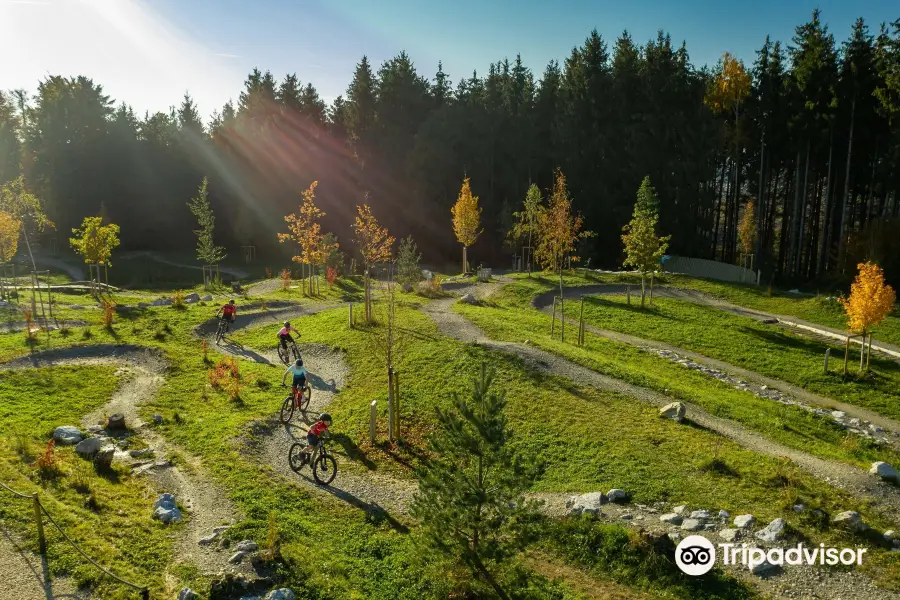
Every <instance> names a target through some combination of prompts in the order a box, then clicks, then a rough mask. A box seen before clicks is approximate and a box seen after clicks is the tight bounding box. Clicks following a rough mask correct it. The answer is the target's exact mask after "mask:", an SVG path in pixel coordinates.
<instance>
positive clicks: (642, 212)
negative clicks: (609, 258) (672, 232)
mask: <svg viewBox="0 0 900 600" xmlns="http://www.w3.org/2000/svg"><path fill="white" fill-rule="evenodd" d="M657 221H659V199H658V198H657V196H656V190H655V189H654V188H653V185H652V184H651V183H650V177H649V176H647V177H644V180H643V181H642V182H641V187H639V188H638V192H637V200H636V201H635V203H634V213H633V215H632V217H631V221H630V222H629V223H628V225H626V226H625V227H624V228H623V229H624V232H625V233H624V234H623V235H622V242H623V243H624V244H625V263H624V264H625V266H631V267H634V268H635V269H637V270H638V271H640V273H641V308H644V297H645V295H646V279H647V273H653V272H656V269H657V267H658V266H659V261H660V259H661V258H662V257H663V255H664V254H665V253H666V249H667V248H668V247H669V239H670V237H669V236H665V237H661V236H659V235H657V233H656V224H657ZM651 286H652V282H651ZM650 297H651V298H652V297H653V294H652V288H651V294H650Z"/></svg>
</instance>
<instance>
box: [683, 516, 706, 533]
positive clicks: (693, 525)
mask: <svg viewBox="0 0 900 600" xmlns="http://www.w3.org/2000/svg"><path fill="white" fill-rule="evenodd" d="M702 527H703V525H702V523H700V521H698V520H697V519H685V520H684V521H683V522H682V523H681V529H683V530H684V531H697V530H699V529H700V528H702Z"/></svg>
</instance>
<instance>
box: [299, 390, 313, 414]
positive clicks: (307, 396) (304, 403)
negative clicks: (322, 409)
mask: <svg viewBox="0 0 900 600" xmlns="http://www.w3.org/2000/svg"><path fill="white" fill-rule="evenodd" d="M311 399H312V388H311V387H309V384H308V383H307V384H306V387H305V388H303V392H302V395H301V396H300V410H302V411H303V412H306V409H307V408H308V407H309V401H310V400H311Z"/></svg>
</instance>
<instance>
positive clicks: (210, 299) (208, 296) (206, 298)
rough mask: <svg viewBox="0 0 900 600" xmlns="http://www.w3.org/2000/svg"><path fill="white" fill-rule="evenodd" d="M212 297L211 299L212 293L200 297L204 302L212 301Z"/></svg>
mask: <svg viewBox="0 0 900 600" xmlns="http://www.w3.org/2000/svg"><path fill="white" fill-rule="evenodd" d="M212 299H213V298H212V295H210V294H207V295H205V296H203V298H201V300H203V301H204V302H212Z"/></svg>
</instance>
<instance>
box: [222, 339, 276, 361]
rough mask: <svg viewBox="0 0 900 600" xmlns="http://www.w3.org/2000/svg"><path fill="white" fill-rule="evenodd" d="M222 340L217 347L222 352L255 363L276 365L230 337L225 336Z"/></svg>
mask: <svg viewBox="0 0 900 600" xmlns="http://www.w3.org/2000/svg"><path fill="white" fill-rule="evenodd" d="M222 342H223V344H222V345H220V346H219V348H221V349H222V350H223V351H224V352H227V353H228V354H231V355H233V356H237V357H239V358H244V359H247V360H252V361H253V362H255V363H259V364H263V365H272V366H278V365H276V364H275V363H273V362H272V361H271V360H269V359H268V358H266V357H265V356H263V355H262V354H259V353H257V352H254V351H253V350H250V349H248V348H246V347H244V346H243V345H241V344H239V343H237V342H235V341H234V340H232V339H229V338H228V337H226V338H225V339H224V340H222Z"/></svg>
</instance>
